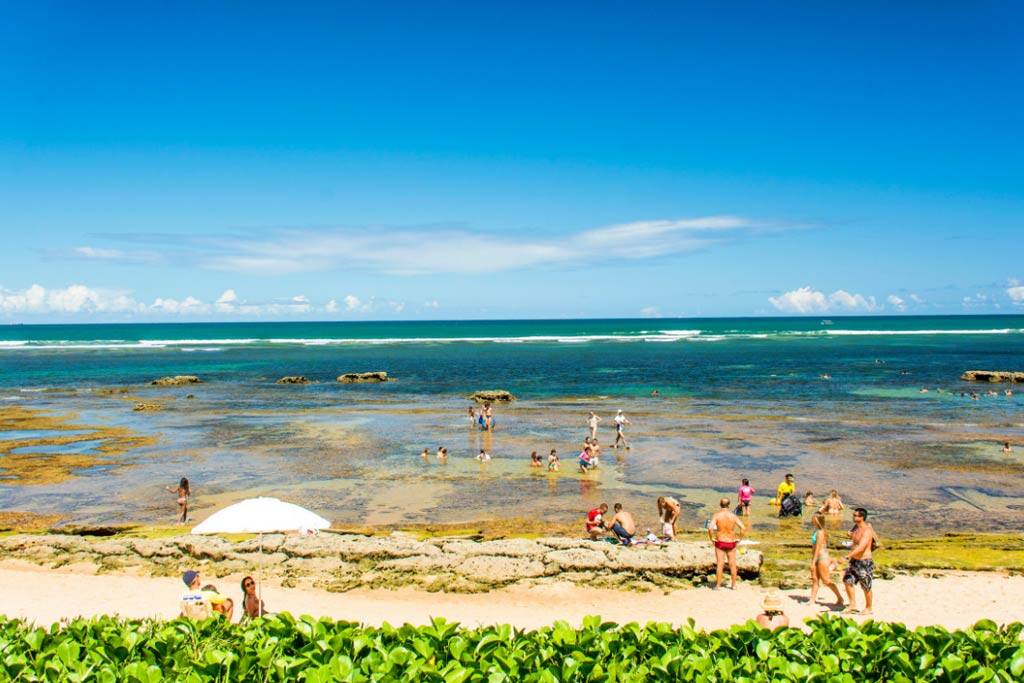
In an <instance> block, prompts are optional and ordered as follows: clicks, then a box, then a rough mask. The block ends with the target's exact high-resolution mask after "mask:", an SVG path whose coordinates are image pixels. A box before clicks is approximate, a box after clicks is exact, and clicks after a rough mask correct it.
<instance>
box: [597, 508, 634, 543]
mask: <svg viewBox="0 0 1024 683" xmlns="http://www.w3.org/2000/svg"><path fill="white" fill-rule="evenodd" d="M612 507H613V509H614V510H615V516H614V517H612V518H611V521H609V522H605V526H606V527H607V528H609V529H611V530H612V533H613V534H615V537H616V538H618V539H619V541H621V542H622V545H629V544H630V543H632V542H633V536H635V535H636V520H635V519H633V515H631V514H630V513H628V512H626V511H625V510H623V509H622V503H616V504H615V505H614V506H612Z"/></svg>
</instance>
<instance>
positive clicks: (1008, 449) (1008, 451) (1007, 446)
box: [1003, 441, 1013, 455]
mask: <svg viewBox="0 0 1024 683" xmlns="http://www.w3.org/2000/svg"><path fill="white" fill-rule="evenodd" d="M1012 453H1013V448H1012V447H1011V446H1010V442H1009V441H1004V442H1003V455H1010V454H1012Z"/></svg>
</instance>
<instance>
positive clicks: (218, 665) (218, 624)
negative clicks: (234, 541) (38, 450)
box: [0, 614, 1024, 683]
mask: <svg viewBox="0 0 1024 683" xmlns="http://www.w3.org/2000/svg"><path fill="white" fill-rule="evenodd" d="M809 625H810V631H809V632H804V631H801V630H799V629H784V630H780V631H775V632H769V631H766V630H764V629H762V628H760V627H758V626H756V625H754V624H753V623H748V624H746V625H744V626H736V627H733V628H731V629H728V630H723V631H712V632H710V633H708V632H704V631H698V630H696V629H694V628H693V624H692V622H691V623H690V624H689V625H688V626H683V627H682V628H678V629H677V628H674V627H671V626H668V625H666V624H648V625H647V626H639V625H637V624H626V625H624V626H619V625H616V624H611V623H607V622H602V621H601V620H600V619H599V618H597V617H588V618H587V619H586V620H585V621H584V623H583V627H582V628H580V629H575V628H573V627H571V626H569V625H568V624H566V623H565V622H556V623H555V624H554V625H553V626H551V627H549V628H543V629H540V630H537V631H519V630H516V629H513V628H511V627H510V626H492V627H487V628H480V629H463V628H461V627H459V626H458V624H453V623H450V622H447V621H445V620H443V619H435V620H434V621H433V622H432V623H431V624H430V625H429V626H421V627H414V626H409V625H406V626H401V627H397V628H396V627H394V626H389V625H387V624H385V625H384V626H382V627H381V628H365V627H362V626H360V625H358V624H354V623H350V622H340V621H339V622H335V621H330V620H327V619H319V620H318V619H313V618H312V617H308V616H305V617H301V618H299V619H296V618H294V617H292V616H291V615H288V614H280V615H277V616H274V617H269V618H265V619H259V620H255V621H253V622H250V623H248V624H245V625H240V626H235V625H231V624H227V623H224V622H223V621H220V620H209V621H206V622H199V623H196V622H192V621H188V620H184V619H179V620H175V621H170V622H157V621H120V620H118V619H114V618H110V617H102V618H98V619H92V620H82V619H79V620H76V621H72V622H70V623H67V624H64V625H54V626H52V627H51V628H50V629H49V630H46V629H42V628H34V627H32V626H29V625H28V624H26V623H24V622H21V621H15V620H9V619H5V618H3V617H0V680H11V681H71V682H75V681H100V682H103V683H108V682H114V681H126V682H130V683H157V682H158V681H183V682H186V683H206V682H207V681H268V682H269V681H293V680H298V681H306V682H307V683H326V682H327V681H437V682H443V683H464V682H470V681H473V682H475V681H482V682H486V683H501V682H503V681H508V682H512V681H537V682H538V683H556V682H560V681H622V682H629V681H636V682H640V681H648V680H665V681H669V680H670V681H708V682H713V681H844V682H852V681H864V680H877V681H882V680H884V681H896V682H899V681H948V682H951V683H952V682H964V683H967V682H969V681H1000V682H1009V681H1020V680H1024V642H1022V636H1024V625H1022V624H1019V623H1018V624H1012V625H1009V626H1004V627H998V626H996V624H994V623H992V622H991V621H987V620H986V621H980V622H978V623H977V624H975V625H974V627H973V628H971V629H968V630H966V631H952V632H951V631H947V630H946V629H943V628H939V627H928V628H919V629H917V630H914V631H911V630H909V629H907V628H906V627H905V626H902V625H900V624H887V623H880V622H871V621H869V622H867V623H864V624H857V623H856V622H853V621H851V620H846V619H836V618H831V617H827V616H826V617H822V618H821V619H818V620H815V621H812V622H809Z"/></svg>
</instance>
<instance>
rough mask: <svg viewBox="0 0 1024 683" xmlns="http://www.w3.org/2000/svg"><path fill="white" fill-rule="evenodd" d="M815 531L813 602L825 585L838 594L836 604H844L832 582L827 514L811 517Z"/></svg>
mask: <svg viewBox="0 0 1024 683" xmlns="http://www.w3.org/2000/svg"><path fill="white" fill-rule="evenodd" d="M811 521H812V523H813V524H814V533H812V534H811V546H812V548H813V549H812V550H811V604H812V605H813V604H814V603H815V601H816V600H817V599H818V589H819V588H820V587H821V585H822V584H824V585H825V587H827V588H828V589H829V590H830V591H832V593H833V594H834V595H835V596H836V606H837V607H842V606H843V596H842V594H840V593H839V589H838V588H836V584H835V583H833V582H832V567H833V566H834V564H833V563H832V560H831V559H830V558H829V556H828V530H827V529H825V515H824V514H822V513H820V512H818V513H816V514H815V515H814V517H812V518H811Z"/></svg>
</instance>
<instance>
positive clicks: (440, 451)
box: [437, 446, 448, 462]
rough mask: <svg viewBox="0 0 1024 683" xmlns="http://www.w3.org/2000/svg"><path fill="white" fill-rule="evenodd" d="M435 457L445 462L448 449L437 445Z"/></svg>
mask: <svg viewBox="0 0 1024 683" xmlns="http://www.w3.org/2000/svg"><path fill="white" fill-rule="evenodd" d="M437 459H438V460H439V461H440V462H447V461H448V449H447V448H445V447H444V446H441V447H439V448H438V449H437Z"/></svg>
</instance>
